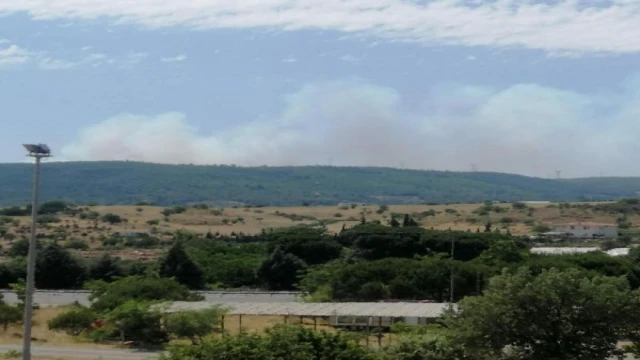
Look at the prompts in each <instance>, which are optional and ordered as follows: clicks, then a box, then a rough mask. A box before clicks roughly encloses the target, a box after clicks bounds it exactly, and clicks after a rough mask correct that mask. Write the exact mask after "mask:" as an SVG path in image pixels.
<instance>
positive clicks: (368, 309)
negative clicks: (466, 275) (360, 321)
mask: <svg viewBox="0 0 640 360" xmlns="http://www.w3.org/2000/svg"><path fill="white" fill-rule="evenodd" d="M216 306H219V307H222V308H224V309H227V311H228V314H231V315H277V316H309V317H311V316H318V317H324V316H380V317H421V318H438V317H440V316H442V314H443V313H444V311H445V310H446V309H447V308H448V307H449V306H450V304H448V303H409V302H395V303H296V302H286V303H247V302H208V301H198V302H185V301H177V302H174V303H172V304H170V305H169V307H168V308H167V309H166V310H165V311H167V312H175V311H182V310H206V309H210V308H212V307H216Z"/></svg>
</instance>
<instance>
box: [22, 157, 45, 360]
mask: <svg viewBox="0 0 640 360" xmlns="http://www.w3.org/2000/svg"><path fill="white" fill-rule="evenodd" d="M34 157H35V159H36V168H35V171H34V176H33V203H32V204H31V240H30V241H29V254H28V258H27V289H26V294H25V301H24V332H23V335H22V359H23V360H31V324H32V317H33V292H34V288H35V270H36V225H37V220H38V219H37V218H38V188H39V181H40V159H41V157H40V156H38V155H36V156H34Z"/></svg>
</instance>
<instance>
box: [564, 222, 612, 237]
mask: <svg viewBox="0 0 640 360" xmlns="http://www.w3.org/2000/svg"><path fill="white" fill-rule="evenodd" d="M553 231H554V232H558V233H566V234H571V237H573V238H579V239H593V238H614V237H617V236H618V225H614V224H601V223H594V222H577V223H568V224H558V225H554V226H553Z"/></svg>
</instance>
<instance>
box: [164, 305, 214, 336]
mask: <svg viewBox="0 0 640 360" xmlns="http://www.w3.org/2000/svg"><path fill="white" fill-rule="evenodd" d="M223 314H224V312H223V311H222V310H221V309H218V308H213V309H209V310H204V311H180V312H176V313H172V314H167V315H165V318H164V328H165V329H166V330H167V332H168V333H169V334H170V335H173V336H175V337H177V338H187V339H190V340H191V342H192V343H193V344H197V343H202V338H203V337H204V336H206V335H209V334H211V333H213V332H215V331H218V330H219V326H220V324H221V317H222V315H223Z"/></svg>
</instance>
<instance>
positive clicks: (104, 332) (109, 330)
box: [86, 324, 120, 343]
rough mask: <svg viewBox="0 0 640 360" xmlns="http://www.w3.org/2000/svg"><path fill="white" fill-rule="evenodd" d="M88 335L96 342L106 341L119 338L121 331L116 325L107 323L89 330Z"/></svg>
mask: <svg viewBox="0 0 640 360" xmlns="http://www.w3.org/2000/svg"><path fill="white" fill-rule="evenodd" d="M86 337H87V338H88V339H89V340H91V341H93V342H95V343H106V342H110V341H113V340H116V339H118V338H119V337H120V331H119V330H118V328H117V327H115V326H114V325H111V324H107V325H104V326H101V327H99V328H97V329H93V330H91V331H89V332H87V334H86Z"/></svg>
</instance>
